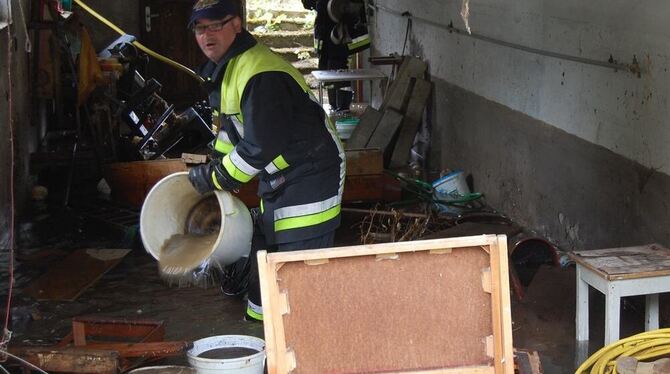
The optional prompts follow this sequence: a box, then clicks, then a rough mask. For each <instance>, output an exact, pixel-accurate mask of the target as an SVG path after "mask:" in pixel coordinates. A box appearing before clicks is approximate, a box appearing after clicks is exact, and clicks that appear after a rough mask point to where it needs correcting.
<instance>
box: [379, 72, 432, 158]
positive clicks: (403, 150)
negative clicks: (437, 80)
mask: <svg viewBox="0 0 670 374" xmlns="http://www.w3.org/2000/svg"><path fill="white" fill-rule="evenodd" d="M432 88H433V85H432V83H430V82H428V81H425V80H423V79H417V81H416V83H415V84H414V88H413V89H412V95H411V97H410V98H409V102H408V104H407V109H406V110H405V116H404V118H403V120H402V123H401V124H400V132H399V133H398V140H397V141H396V145H395V148H394V149H393V155H392V156H391V162H390V163H389V167H391V168H400V167H404V166H406V165H407V162H408V160H409V153H410V150H411V149H412V145H413V144H414V138H415V137H416V133H417V131H418V129H419V126H420V125H421V118H423V111H424V109H425V108H426V105H427V104H428V98H429V97H430V92H431V90H432Z"/></svg>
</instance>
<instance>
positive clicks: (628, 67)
mask: <svg viewBox="0 0 670 374" xmlns="http://www.w3.org/2000/svg"><path fill="white" fill-rule="evenodd" d="M368 6H369V7H371V8H373V9H379V10H383V11H385V12H387V13H389V14H393V15H396V16H399V17H407V18H410V19H412V20H415V21H418V22H422V23H425V24H427V25H430V26H433V27H437V28H440V29H444V30H447V31H449V33H456V34H459V35H463V36H468V37H471V38H474V39H478V40H482V41H485V42H488V43H492V44H497V45H501V46H504V47H508V48H512V49H517V50H520V51H524V52H527V53H533V54H537V55H541V56H547V57H553V58H557V59H561V60H567V61H573V62H578V63H581V64H587V65H593V66H600V67H604V68H608V69H613V70H614V71H618V70H623V71H628V72H630V73H633V74H635V75H637V76H638V78H639V77H640V75H641V74H642V70H641V68H640V64H639V63H638V61H637V58H636V57H635V56H633V61H632V63H630V64H621V63H618V62H616V61H615V60H614V59H613V58H612V56H610V59H609V60H608V61H601V60H594V59H590V58H585V57H579V56H573V55H567V54H564V53H558V52H552V51H547V50H544V49H538V48H533V47H528V46H525V45H521V44H516V43H511V42H507V41H504V40H500V39H496V38H492V37H489V36H485V35H481V34H476V33H469V32H467V31H466V30H463V29H459V28H457V27H454V25H453V23H452V22H449V24H448V25H445V24H442V23H439V22H435V21H432V20H429V19H426V18H423V17H417V16H413V15H412V14H411V13H410V12H407V11H406V12H400V11H397V10H394V9H390V8H387V7H385V6H383V5H376V4H374V5H373V4H370V5H368Z"/></svg>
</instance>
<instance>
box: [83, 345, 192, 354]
mask: <svg viewBox="0 0 670 374" xmlns="http://www.w3.org/2000/svg"><path fill="white" fill-rule="evenodd" d="M192 346H193V344H192V343H191V342H187V341H174V342H148V343H91V342H89V343H88V344H87V345H86V349H95V350H107V351H115V352H118V353H119V357H124V358H130V357H143V358H150V357H168V356H177V355H181V354H182V353H184V352H185V351H186V350H187V349H189V348H191V347H192Z"/></svg>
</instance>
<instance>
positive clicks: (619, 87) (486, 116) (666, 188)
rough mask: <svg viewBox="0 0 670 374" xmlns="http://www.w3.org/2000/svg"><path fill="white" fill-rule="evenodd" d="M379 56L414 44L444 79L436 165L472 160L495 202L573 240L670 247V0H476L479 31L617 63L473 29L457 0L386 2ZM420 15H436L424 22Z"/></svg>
mask: <svg viewBox="0 0 670 374" xmlns="http://www.w3.org/2000/svg"><path fill="white" fill-rule="evenodd" d="M377 3H378V4H379V5H380V6H382V7H384V8H386V9H387V10H381V9H379V10H378V11H377V12H376V13H375V17H374V18H373V23H374V24H373V26H372V32H373V38H374V39H373V40H374V49H375V50H374V53H375V54H388V53H392V52H398V53H399V52H400V51H401V50H402V46H403V41H404V39H405V30H406V22H407V21H406V19H405V18H403V17H400V16H398V15H397V14H395V12H404V11H409V12H411V13H412V15H413V16H414V17H416V18H415V19H414V21H413V27H412V32H411V35H409V38H408V39H409V41H408V45H407V50H408V51H409V53H411V54H414V55H418V56H420V57H422V58H423V59H425V60H426V61H428V63H429V66H430V68H429V69H430V70H429V71H430V75H431V79H432V80H433V81H434V82H435V83H436V86H435V92H434V95H433V103H432V104H433V107H432V110H431V111H430V113H431V116H430V122H431V125H432V127H433V142H432V153H431V157H432V159H431V161H432V164H431V167H432V168H433V169H434V170H441V169H445V168H459V167H460V168H464V169H466V170H467V171H469V172H471V173H472V174H473V176H474V180H475V187H476V189H477V190H478V191H481V192H484V193H486V194H487V196H488V198H489V202H490V203H491V204H492V205H493V206H495V207H497V208H499V209H501V210H502V211H504V212H506V213H508V214H510V215H511V216H512V217H513V218H515V219H516V220H518V221H520V222H521V223H523V224H526V225H528V226H530V227H533V228H536V229H538V230H539V231H540V232H541V233H543V234H544V235H546V236H547V237H549V238H550V239H552V240H554V241H555V242H557V243H558V244H560V245H561V246H563V247H565V248H566V249H571V248H595V247H606V246H616V245H626V244H636V243H643V242H650V241H659V242H661V243H664V244H666V245H670V233H669V232H668V230H667V227H668V226H669V224H670V213H669V211H668V205H669V204H670V197H669V196H668V195H670V177H669V176H668V174H669V173H670V147H667V146H665V144H666V143H668V141H670V126H667V123H666V122H667V121H668V119H670V118H669V113H668V97H669V96H670V85H668V82H669V81H670V80H669V78H670V76H669V73H668V71H667V68H668V60H669V57H670V49H668V48H667V46H668V45H670V32H668V31H670V30H669V28H668V26H667V22H666V21H665V18H666V17H665V15H667V14H668V12H669V11H670V3H667V2H663V1H660V0H656V1H652V2H651V3H649V2H646V3H639V4H638V3H636V2H630V1H624V0H613V1H603V0H599V1H593V2H583V1H579V0H567V1H561V2H557V1H550V0H540V1H536V0H519V1H513V2H507V1H495V0H470V4H469V7H470V18H469V22H470V27H471V28H472V32H473V33H475V34H479V35H483V36H486V37H490V38H495V39H498V40H501V41H504V42H508V43H515V44H517V45H521V46H526V47H530V48H535V49H539V50H545V51H549V52H554V53H559V54H565V55H572V56H577V57H581V58H588V59H593V60H598V61H602V62H606V61H607V60H608V59H609V58H610V55H611V56H612V58H613V59H614V60H616V61H617V62H620V63H631V62H632V61H633V56H634V55H635V56H636V60H637V61H638V63H639V65H640V67H641V70H642V73H641V75H640V77H638V76H637V75H635V74H631V73H630V72H626V71H621V70H619V71H615V70H613V69H609V68H604V67H601V66H594V65H591V64H584V63H579V62H573V61H570V60H567V59H563V58H556V57H548V56H545V55H542V54H538V53H529V52H527V51H523V50H519V49H515V48H510V47H509V46H505V45H501V44H496V43H491V42H488V41H484V40H481V39H475V38H472V37H469V36H463V35H459V34H456V33H449V32H448V31H447V30H446V29H445V28H444V27H440V26H439V25H444V26H446V25H448V24H449V23H450V22H452V23H453V25H454V26H455V27H457V28H464V23H463V21H462V19H461V17H460V15H459V12H460V10H461V2H460V1H453V0H452V1H431V0H419V1H410V0H388V1H384V2H377ZM418 18H423V19H426V20H428V21H429V22H423V21H422V20H420V19H418Z"/></svg>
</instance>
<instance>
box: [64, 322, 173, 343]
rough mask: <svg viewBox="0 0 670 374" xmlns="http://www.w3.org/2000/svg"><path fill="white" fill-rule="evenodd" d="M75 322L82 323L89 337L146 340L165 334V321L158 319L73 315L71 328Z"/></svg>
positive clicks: (161, 336) (161, 337)
mask: <svg viewBox="0 0 670 374" xmlns="http://www.w3.org/2000/svg"><path fill="white" fill-rule="evenodd" d="M75 322H76V323H80V324H83V325H84V326H85V332H86V335H87V336H91V337H106V338H114V337H123V338H135V339H142V341H147V340H145V339H146V338H147V337H151V339H157V340H163V337H164V336H165V322H163V321H158V320H149V319H146V320H144V319H125V318H118V319H116V318H99V317H75V318H73V319H72V324H73V330H74V324H75ZM154 341H156V340H154Z"/></svg>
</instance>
